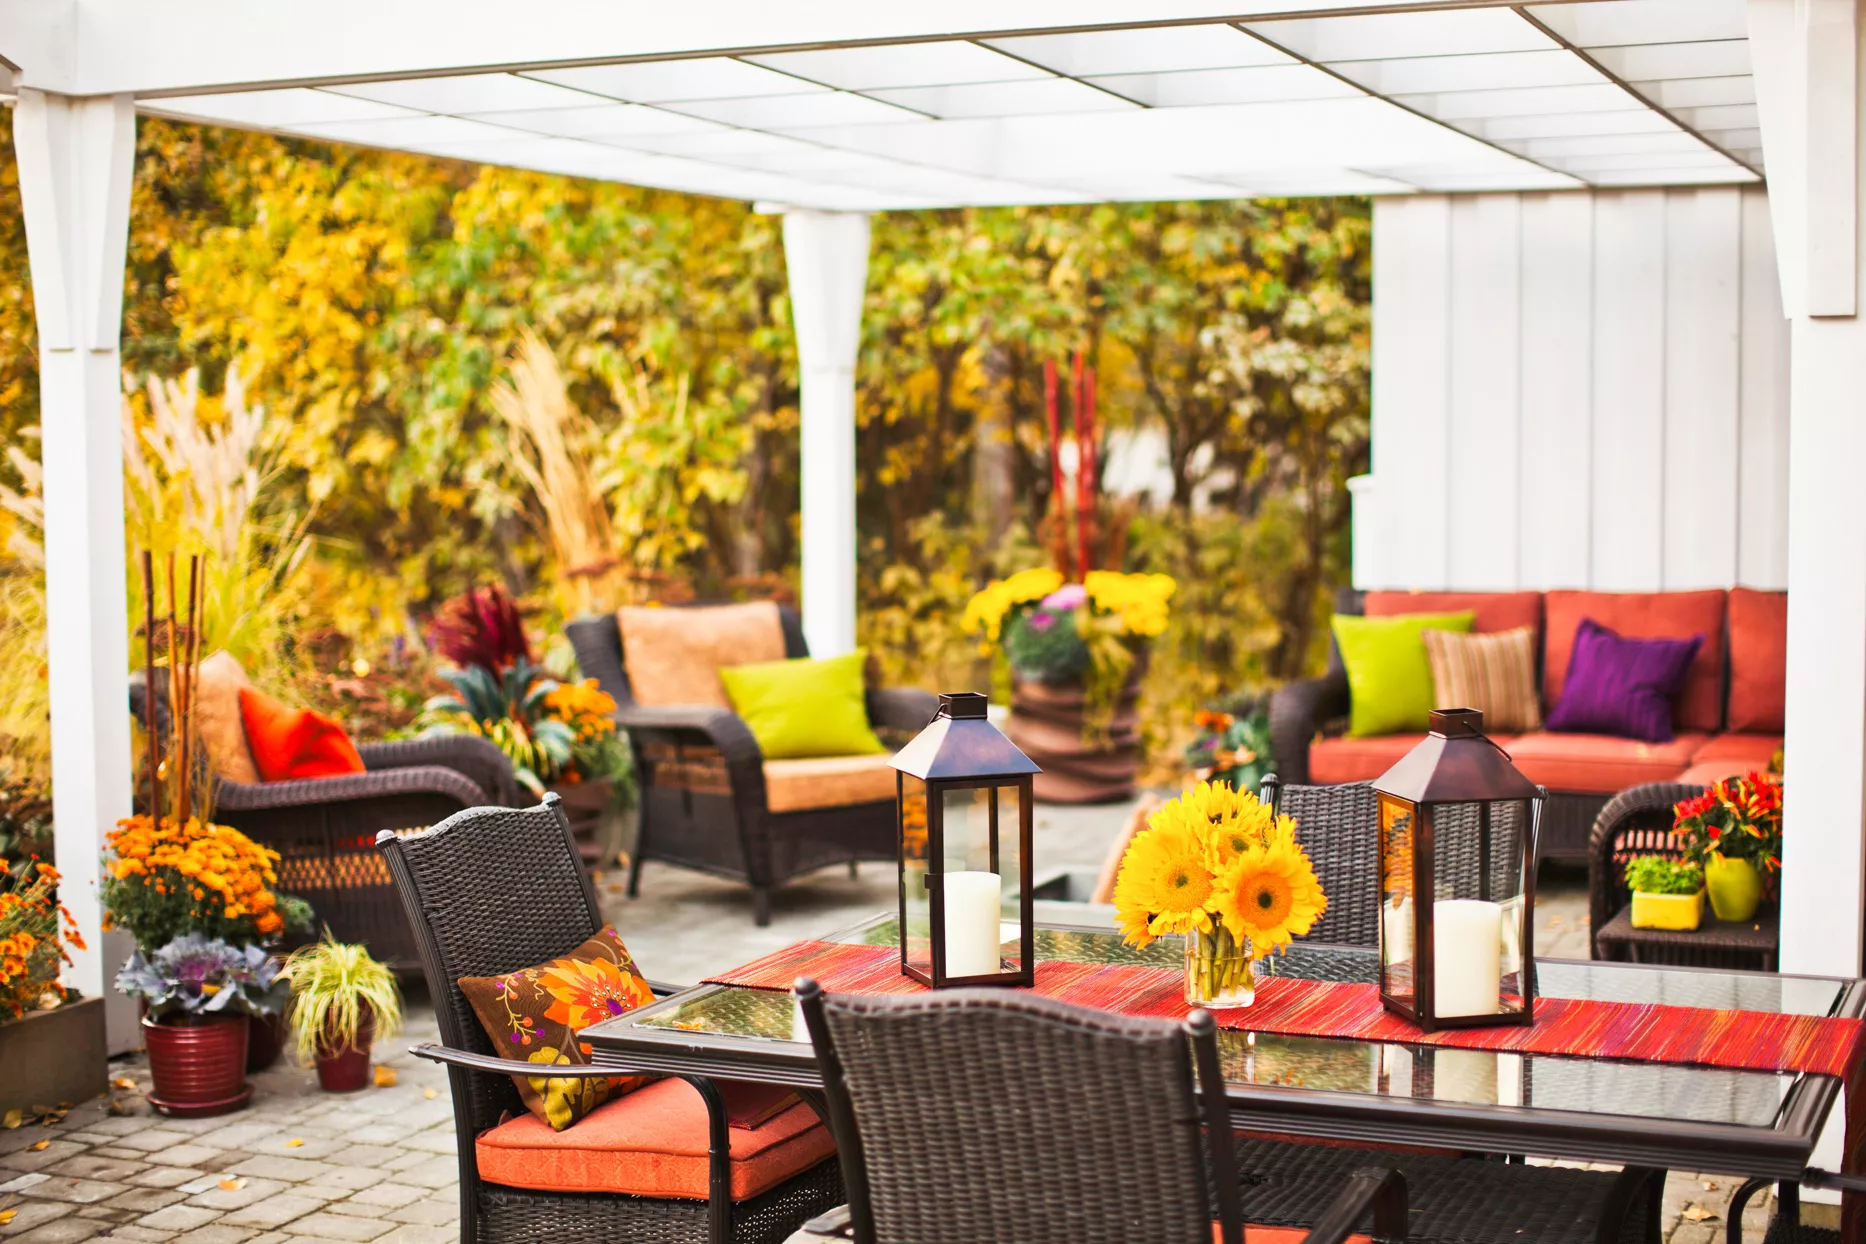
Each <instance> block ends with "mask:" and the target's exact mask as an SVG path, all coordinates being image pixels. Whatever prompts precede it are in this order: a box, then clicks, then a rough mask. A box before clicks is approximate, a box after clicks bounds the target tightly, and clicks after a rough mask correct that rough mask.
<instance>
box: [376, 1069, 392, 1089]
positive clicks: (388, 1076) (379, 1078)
mask: <svg viewBox="0 0 1866 1244" xmlns="http://www.w3.org/2000/svg"><path fill="white" fill-rule="evenodd" d="M376 1087H377V1088H394V1087H395V1068H393V1067H383V1066H380V1065H378V1066H377V1068H376Z"/></svg>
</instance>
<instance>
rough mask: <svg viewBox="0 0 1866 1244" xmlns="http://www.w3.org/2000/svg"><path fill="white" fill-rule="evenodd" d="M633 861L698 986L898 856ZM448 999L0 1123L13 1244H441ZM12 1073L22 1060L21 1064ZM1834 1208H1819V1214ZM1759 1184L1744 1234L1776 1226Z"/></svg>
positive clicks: (1561, 936) (1548, 942) (1569, 927)
mask: <svg viewBox="0 0 1866 1244" xmlns="http://www.w3.org/2000/svg"><path fill="white" fill-rule="evenodd" d="M1125 817H1126V809H1125V808H1120V807H1115V808H1097V809H1051V808H1043V809H1040V810H1039V826H1038V830H1039V836H1038V840H1037V858H1038V859H1041V860H1043V861H1044V862H1045V864H1046V865H1050V866H1057V865H1068V864H1084V865H1094V864H1097V863H1099V861H1100V859H1101V857H1102V855H1103V853H1104V852H1105V850H1106V844H1107V843H1108V842H1109V841H1110V840H1111V839H1112V837H1113V836H1114V834H1115V832H1116V830H1117V829H1118V828H1119V826H1120V825H1121V824H1122V823H1123V821H1124V820H1125ZM622 880H623V879H622V877H621V876H620V875H619V874H612V875H608V876H604V877H602V878H601V879H600V882H599V889H600V890H601V892H602V895H603V901H604V906H605V909H606V910H607V912H608V913H609V915H610V916H611V918H612V919H613V920H614V921H615V923H616V925H617V927H618V928H620V929H621V930H622V933H623V936H624V937H625V939H626V940H627V942H628V944H629V947H630V949H631V950H632V951H633V952H634V954H635V956H636V958H637V959H638V960H639V961H640V962H641V964H642V966H643V969H644V970H645V971H646V972H647V973H648V974H649V975H650V976H653V977H656V978H658V979H666V980H676V981H686V980H697V979H699V978H700V977H701V976H703V975H705V974H706V973H708V972H712V971H717V970H720V969H722V968H726V967H729V966H731V965H733V964H736V963H741V962H745V961H746V960H749V959H752V958H755V957H757V956H758V955H761V954H763V953H765V952H766V951H768V950H773V949H776V948H777V947H779V946H783V945H785V944H787V943H789V942H792V941H795V940H797V939H799V938H802V937H807V936H810V935H811V934H815V933H821V932H824V931H826V930H829V929H832V928H835V927H837V926H838V925H842V924H847V923H850V922H852V921H853V920H856V919H859V918H861V917H862V916H865V915H867V914H869V913H871V912H873V911H876V910H880V909H883V908H886V907H888V906H890V905H892V903H893V902H894V897H895V882H894V877H893V870H892V869H889V868H887V867H885V866H881V865H868V866H865V867H864V868H863V870H862V871H861V873H860V875H859V876H857V877H855V878H850V877H849V876H848V875H847V873H846V872H844V871H842V870H840V869H830V870H825V871H824V872H822V873H819V874H817V875H816V876H814V877H811V878H806V879H804V880H803V881H802V882H800V883H798V884H796V885H793V886H790V887H787V888H786V889H785V890H784V891H782V892H781V893H780V895H779V898H778V902H777V904H776V908H775V911H774V918H773V920H772V924H771V926H770V927H769V928H765V929H758V928H755V927H753V925H752V923H751V920H750V918H749V914H748V906H747V903H746V899H745V893H744V890H743V888H742V887H739V886H735V885H733V884H731V883H727V882H722V881H717V880H714V879H712V878H707V877H702V876H698V875H696V874H691V873H683V872H680V871H678V870H674V869H656V868H650V870H649V871H648V873H647V874H646V875H645V876H644V883H643V894H642V897H641V898H640V899H639V900H637V901H634V902H630V901H629V900H628V899H627V898H626V897H625V896H624V895H623V893H622ZM1549 880H1551V881H1552V884H1547V885H1545V886H1544V888H1543V889H1542V890H1541V891H1540V892H1539V893H1538V894H1537V903H1536V910H1537V917H1538V924H1539V928H1538V934H1537V939H1536V941H1537V949H1538V951H1539V952H1540V953H1543V954H1548V955H1552V956H1565V957H1579V958H1585V957H1586V955H1587V928H1586V895H1585V886H1584V883H1583V882H1580V881H1576V880H1574V879H1573V878H1560V879H1549ZM438 1036H439V1034H438V1030H437V1028H436V1025H435V1021H434V1013H433V1011H432V1009H431V1008H429V1007H427V1006H426V1005H425V1004H422V1003H419V1002H416V1003H411V1006H410V1014H409V1024H408V1030H407V1031H406V1032H405V1033H404V1034H403V1035H402V1036H400V1037H398V1038H396V1039H394V1040H392V1041H389V1042H383V1043H379V1044H378V1046H377V1062H378V1065H379V1066H383V1067H387V1068H388V1069H390V1070H392V1071H393V1072H394V1073H395V1083H394V1084H393V1085H391V1086H387V1087H371V1088H368V1089H365V1090H364V1091H362V1092H360V1093H355V1094H347V1095H336V1094H326V1093H323V1092H321V1091H319V1089H318V1088H317V1084H316V1077H315V1076H314V1075H313V1074H312V1073H311V1072H310V1071H306V1070H301V1069H300V1068H298V1067H297V1066H295V1065H294V1064H293V1063H292V1062H291V1060H290V1059H289V1057H287V1058H285V1059H281V1060H280V1062H279V1063H278V1065H277V1066H275V1067H273V1068H272V1069H271V1070H269V1071H266V1072H263V1073H261V1074H259V1075H257V1076H254V1077H253V1078H252V1082H253V1089H254V1093H253V1104H252V1106H251V1107H250V1108H248V1109H246V1110H243V1111H240V1112H239V1113H237V1114H231V1115H225V1116H222V1117H220V1118H215V1119H193V1120H187V1119H165V1118H162V1117H160V1116H157V1115H155V1114H154V1113H153V1112H151V1111H150V1109H149V1107H148V1106H147V1105H146V1104H145V1103H144V1102H143V1099H142V1093H143V1091H145V1090H146V1089H147V1088H148V1086H149V1084H148V1069H147V1064H146V1063H145V1062H144V1060H143V1059H142V1058H141V1056H137V1057H136V1058H133V1059H123V1060H119V1061H118V1062H117V1063H115V1064H113V1068H112V1076H113V1077H115V1078H116V1079H117V1081H118V1082H119V1084H120V1085H127V1086H128V1087H116V1088H113V1089H112V1091H111V1095H110V1097H109V1098H108V1099H103V1100H98V1101H94V1102H87V1103H84V1104H82V1105H79V1106H77V1107H76V1108H74V1109H72V1110H71V1111H70V1113H69V1114H67V1115H66V1116H65V1117H64V1118H63V1119H62V1120H59V1121H56V1122H53V1123H50V1124H49V1125H48V1124H43V1123H39V1122H33V1121H28V1122H27V1124H26V1125H25V1126H22V1127H19V1128H17V1129H13V1130H0V1213H4V1212H5V1211H7V1210H11V1211H12V1214H13V1217H12V1218H11V1220H10V1221H8V1222H7V1223H5V1224H4V1225H0V1240H5V1241H6V1244H71V1242H75V1241H83V1240H91V1239H99V1240H103V1239H109V1240H124V1241H136V1242H140V1244H159V1242H160V1241H166V1240H182V1241H186V1242H187V1244H309V1242H310V1241H331V1240H342V1241H354V1242H357V1244H439V1242H441V1241H452V1240H455V1239H457V1238H458V1226H457V1224H458V1219H459V1207H458V1197H459V1193H458V1187H457V1183H456V1179H455V1174H456V1159H455V1143H454V1132H453V1111H452V1106H451V1103H450V1102H449V1100H448V1091H447V1076H446V1073H445V1071H443V1070H442V1069H441V1068H440V1067H438V1066H436V1065H434V1064H432V1063H427V1062H423V1061H421V1060H419V1059H417V1058H414V1057H413V1056H412V1055H410V1054H409V1053H408V1052H407V1051H408V1048H409V1047H410V1046H411V1045H413V1044H415V1043H418V1042H421V1041H432V1040H438ZM7 1070H8V1071H9V1072H10V1071H11V1070H12V1069H10V1068H9V1069H7ZM1737 1182H1738V1181H1736V1180H1733V1179H1728V1178H1724V1177H1720V1176H1716V1175H1689V1174H1674V1175H1672V1177H1671V1179H1670V1181H1669V1183H1668V1185H1667V1188H1666V1204H1665V1235H1666V1239H1667V1240H1668V1242H1669V1244H1712V1241H1713V1240H1714V1239H1716V1238H1718V1237H1720V1236H1721V1235H1722V1232H1723V1227H1724V1222H1723V1217H1722V1215H1723V1211H1724V1209H1725V1208H1726V1206H1727V1203H1728V1200H1729V1195H1730V1193H1731V1191H1733V1190H1734V1188H1735V1187H1736V1184H1737ZM1820 1208H1821V1207H1809V1208H1808V1210H1807V1211H1806V1213H1807V1214H1808V1217H1809V1219H1810V1220H1813V1219H1814V1216H1815V1215H1817V1214H1819V1213H1820ZM1766 1218H1767V1211H1766V1209H1765V1208H1764V1205H1763V1198H1757V1200H1756V1202H1755V1203H1754V1204H1753V1205H1752V1207H1751V1210H1750V1213H1749V1215H1748V1216H1747V1221H1746V1222H1745V1226H1744V1230H1745V1234H1746V1236H1747V1237H1748V1238H1750V1239H1761V1238H1762V1237H1761V1228H1762V1226H1763V1225H1764V1223H1765V1221H1766Z"/></svg>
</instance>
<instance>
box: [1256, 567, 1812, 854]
mask: <svg viewBox="0 0 1866 1244" xmlns="http://www.w3.org/2000/svg"><path fill="white" fill-rule="evenodd" d="M1336 607H1337V611H1338V612H1341V613H1353V614H1366V615H1368V616H1374V617H1378V616H1390V615H1392V614H1399V613H1424V612H1434V611H1449V610H1466V609H1468V610H1471V611H1472V612H1473V613H1474V614H1475V622H1474V626H1473V629H1475V630H1477V631H1502V630H1509V629H1511V628H1514V627H1518V626H1533V627H1535V628H1536V634H1537V654H1538V670H1537V673H1538V676H1539V678H1540V689H1541V703H1542V711H1543V714H1544V715H1545V716H1546V714H1547V712H1548V710H1549V708H1550V707H1552V706H1553V705H1554V703H1555V702H1556V701H1557V700H1558V699H1559V698H1560V695H1561V689H1562V682H1563V679H1564V678H1565V677H1566V674H1567V669H1568V661H1569V658H1570V655H1571V653H1572V649H1573V644H1574V633H1575V628H1576V627H1577V626H1578V625H1579V623H1580V621H1581V619H1583V618H1592V619H1594V620H1595V621H1597V622H1599V623H1601V624H1602V625H1604V626H1607V627H1610V628H1612V629H1613V630H1615V631H1618V632H1620V633H1621V634H1624V635H1629V636H1635V637H1659V636H1688V635H1694V634H1701V635H1703V636H1704V644H1703V646H1702V648H1700V650H1699V652H1698V657H1697V660H1696V662H1695V663H1694V664H1693V665H1692V667H1691V670H1690V673H1689V675H1688V677H1687V679H1686V683H1685V687H1684V690H1683V692H1682V693H1681V694H1680V696H1679V698H1678V700H1677V703H1676V704H1675V706H1674V725H1675V727H1676V732H1677V733H1676V737H1675V738H1674V739H1673V741H1672V742H1670V743H1642V742H1638V741H1635V740H1631V739H1622V738H1614V737H1611V736H1607V735H1597V734H1557V733H1552V732H1549V731H1536V732H1533V733H1529V734H1523V735H1517V736H1499V737H1498V738H1497V741H1498V742H1499V743H1500V744H1502V746H1503V747H1504V749H1505V750H1507V751H1508V752H1509V753H1510V756H1511V758H1512V759H1513V760H1514V761H1515V762H1516V766H1517V768H1519V769H1521V770H1522V771H1523V772H1524V773H1525V774H1526V775H1528V777H1529V779H1530V780H1531V781H1534V782H1537V783H1539V784H1541V785H1543V786H1546V787H1548V788H1549V790H1550V792H1551V798H1550V800H1549V806H1548V808H1547V809H1546V810H1545V814H1544V819H1543V826H1542V856H1543V858H1555V859H1564V860H1569V861H1573V862H1577V863H1581V862H1585V861H1586V859H1587V856H1588V834H1589V830H1590V829H1591V827H1592V826H1593V823H1594V818H1595V816H1596V815H1598V814H1599V812H1600V810H1601V808H1602V807H1604V806H1605V805H1606V803H1607V801H1608V800H1609V799H1611V798H1612V797H1613V796H1614V795H1615V794H1616V793H1617V792H1619V791H1622V790H1625V789H1627V788H1628V787H1632V786H1638V785H1641V784H1643V783H1647V782H1684V783H1696V784H1703V783H1707V782H1710V781H1715V780H1716V779H1718V778H1720V777H1725V776H1728V775H1729V774H1731V773H1737V772H1741V771H1743V770H1745V769H1750V768H1758V767H1763V766H1766V765H1767V764H1768V762H1769V759H1770V757H1771V756H1773V755H1774V753H1775V751H1776V749H1778V748H1780V747H1781V746H1782V719H1783V696H1784V684H1785V680H1786V660H1787V657H1786V654H1787V647H1788V645H1787V629H1788V607H1787V596H1786V594H1785V593H1781V592H1759V591H1754V590H1751V589H1748V588H1732V589H1730V590H1728V591H1725V590H1722V589H1716V590H1710V591H1699V592H1632V593H1616V592H1568V591H1560V592H1546V593H1545V592H1365V593H1363V592H1356V591H1351V590H1350V591H1344V592H1343V593H1342V595H1341V598H1340V600H1339V601H1338V602H1337V606H1336ZM1348 710H1349V691H1348V678H1347V672H1346V670H1345V669H1343V667H1342V664H1341V654H1340V652H1339V650H1338V649H1336V648H1334V647H1332V646H1331V648H1330V651H1329V658H1328V669H1327V672H1325V673H1324V674H1323V675H1322V676H1321V677H1320V678H1310V679H1303V680H1301V681H1298V682H1293V683H1290V684H1289V685H1287V686H1285V687H1283V688H1282V689H1281V690H1279V691H1278V692H1277V693H1276V695H1275V696H1274V697H1273V698H1272V700H1271V703H1270V734H1271V744H1272V748H1273V751H1274V753H1275V757H1276V772H1277V776H1278V777H1279V778H1281V779H1282V780H1284V781H1286V782H1292V783H1298V784H1301V783H1312V784H1316V785H1333V784H1336V783H1341V782H1364V781H1370V780H1372V779H1373V778H1377V777H1379V776H1380V775H1381V774H1382V773H1384V772H1385V771H1386V770H1387V768H1388V767H1389V766H1390V765H1392V764H1393V762H1394V761H1396V760H1398V759H1399V758H1400V757H1401V756H1403V755H1405V753H1406V752H1407V751H1408V750H1410V749H1411V747H1412V746H1413V744H1415V743H1416V742H1418V741H1419V739H1420V738H1421V737H1422V736H1421V735H1417V734H1396V735H1382V736H1376V737H1371V738H1349V737H1347V735H1346V733H1345V730H1346V725H1347V717H1348Z"/></svg>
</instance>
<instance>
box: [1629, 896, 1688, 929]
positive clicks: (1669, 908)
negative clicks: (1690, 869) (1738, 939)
mask: <svg viewBox="0 0 1866 1244" xmlns="http://www.w3.org/2000/svg"><path fill="white" fill-rule="evenodd" d="M1703 922H1704V891H1702V890H1699V891H1698V892H1697V893H1696V894H1641V893H1640V892H1639V891H1637V890H1635V891H1633V927H1634V928H1635V929H1668V930H1670V931H1672V932H1674V933H1682V932H1687V931H1689V930H1691V929H1695V928H1697V927H1698V925H1700V924H1702V923H1703Z"/></svg>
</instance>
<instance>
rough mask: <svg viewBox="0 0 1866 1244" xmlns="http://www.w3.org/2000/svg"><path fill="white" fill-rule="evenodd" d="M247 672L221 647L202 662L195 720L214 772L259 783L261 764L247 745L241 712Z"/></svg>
mask: <svg viewBox="0 0 1866 1244" xmlns="http://www.w3.org/2000/svg"><path fill="white" fill-rule="evenodd" d="M251 685H252V684H251V683H250V682H248V681H247V678H246V671H245V670H243V669H241V668H240V663H239V662H238V661H236V660H234V658H233V654H232V653H230V652H227V651H226V650H224V649H223V650H222V651H220V652H216V653H215V654H214V655H213V656H211V657H209V658H207V660H205V661H203V662H201V670H200V676H199V678H198V679H197V681H196V684H195V690H194V720H195V724H196V725H197V726H199V727H200V731H201V746H203V747H205V748H206V749H207V761H208V763H209V764H210V765H212V766H213V769H214V772H215V773H217V774H219V775H220V776H221V777H223V778H226V779H227V780H228V781H230V782H257V781H259V780H260V778H259V766H258V765H256V764H254V763H253V752H252V749H251V748H250V747H248V746H247V745H246V722H245V720H244V719H243V718H242V717H241V715H240V688H241V687H250V686H251Z"/></svg>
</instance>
